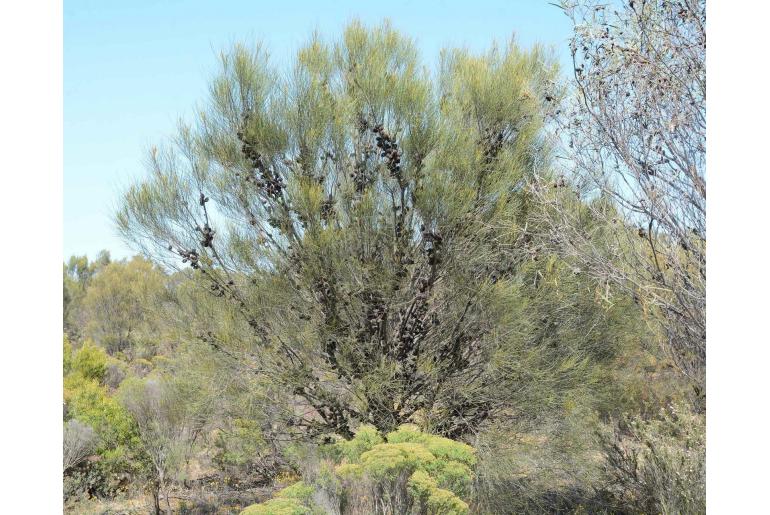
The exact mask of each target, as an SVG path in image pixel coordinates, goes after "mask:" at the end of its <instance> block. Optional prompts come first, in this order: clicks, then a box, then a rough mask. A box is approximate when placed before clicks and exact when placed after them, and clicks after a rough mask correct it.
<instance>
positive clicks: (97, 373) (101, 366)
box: [72, 340, 107, 382]
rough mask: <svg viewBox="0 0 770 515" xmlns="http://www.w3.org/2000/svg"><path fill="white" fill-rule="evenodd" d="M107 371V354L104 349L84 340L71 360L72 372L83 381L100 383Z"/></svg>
mask: <svg viewBox="0 0 770 515" xmlns="http://www.w3.org/2000/svg"><path fill="white" fill-rule="evenodd" d="M106 371H107V353H105V352H104V349H102V348H101V347H98V346H96V345H94V343H93V342H91V341H89V340H86V342H85V343H84V344H83V346H82V347H80V349H78V351H77V352H76V353H75V355H74V357H73V358H72V372H73V373H75V374H80V375H81V376H83V378H85V379H89V380H90V379H93V380H95V381H97V382H100V381H101V380H102V379H103V378H104V373H105V372H106Z"/></svg>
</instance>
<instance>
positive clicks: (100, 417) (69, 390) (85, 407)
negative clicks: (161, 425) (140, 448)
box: [64, 373, 136, 450]
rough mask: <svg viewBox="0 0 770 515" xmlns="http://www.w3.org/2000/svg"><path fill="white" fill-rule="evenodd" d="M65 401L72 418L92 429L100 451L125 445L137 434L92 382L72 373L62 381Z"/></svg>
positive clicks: (117, 405) (123, 413)
mask: <svg viewBox="0 0 770 515" xmlns="http://www.w3.org/2000/svg"><path fill="white" fill-rule="evenodd" d="M64 400H65V402H66V403H67V409H68V413H69V415H70V416H71V417H73V418H76V419H78V420H81V421H82V422H85V423H86V424H88V425H90V426H91V427H93V428H94V430H95V431H96V433H97V434H98V435H99V439H100V441H101V442H102V447H101V448H102V449H103V450H106V449H109V448H114V447H116V446H121V445H127V444H129V443H130V442H131V441H132V439H133V438H134V437H135V435H136V432H135V431H136V429H135V426H134V424H133V421H132V420H131V417H130V416H129V414H128V413H127V412H126V411H125V410H124V409H123V407H122V406H121V405H120V403H119V402H118V401H117V400H115V399H114V398H112V397H110V396H109V394H108V393H107V390H106V388H105V387H104V386H101V385H100V384H99V383H98V382H97V381H96V380H95V379H88V378H86V377H84V376H83V375H81V374H79V373H73V374H70V375H69V376H67V377H66V378H65V379H64Z"/></svg>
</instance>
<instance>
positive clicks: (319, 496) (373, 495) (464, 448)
mask: <svg viewBox="0 0 770 515" xmlns="http://www.w3.org/2000/svg"><path fill="white" fill-rule="evenodd" d="M319 454H320V455H321V456H322V457H325V459H324V458H322V462H321V463H320V464H319V463H315V464H313V466H312V467H308V468H309V470H310V469H312V473H310V472H307V473H306V474H305V479H304V481H301V482H299V483H295V484H294V485H292V486H290V487H288V488H286V489H284V490H282V491H281V492H280V493H279V494H277V495H276V497H275V498H274V499H272V500H271V501H268V502H265V503H262V504H257V505H253V506H250V507H249V508H248V509H247V510H246V511H244V512H243V514H247V515H256V514H268V513H270V514H273V513H275V514H278V513H327V512H332V513H340V514H350V515H353V514H383V515H384V514H415V515H432V514H436V515H438V514H442V515H443V514H455V515H460V514H465V513H468V511H469V508H468V504H467V501H466V499H468V497H469V496H470V494H471V486H472V483H473V467H474V466H475V464H476V455H475V451H474V450H473V448H472V447H470V446H469V445H466V444H464V443H461V442H456V441H453V440H450V439H448V438H443V437H439V436H434V435H431V434H427V433H423V432H422V431H420V430H419V429H418V428H417V427H416V426H411V425H405V426H401V427H399V428H398V429H397V430H396V431H393V432H391V433H389V434H387V435H386V436H385V437H384V438H383V437H382V435H380V434H379V433H378V432H377V430H376V429H375V428H374V427H371V426H367V425H364V426H362V427H361V428H359V430H358V431H357V433H356V435H355V436H354V437H353V438H352V439H351V440H348V441H341V442H338V443H335V444H332V445H330V446H328V447H325V448H322V449H320V453H319ZM322 507H323V509H322ZM303 509H304V510H306V511H301V510H303ZM249 510H251V511H249ZM257 510H262V511H257ZM280 510H284V511H280ZM290 510H298V511H290Z"/></svg>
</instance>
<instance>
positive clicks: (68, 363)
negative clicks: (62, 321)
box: [62, 334, 72, 376]
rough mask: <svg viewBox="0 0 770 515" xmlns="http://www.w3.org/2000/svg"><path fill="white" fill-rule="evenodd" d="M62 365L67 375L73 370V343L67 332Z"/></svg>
mask: <svg viewBox="0 0 770 515" xmlns="http://www.w3.org/2000/svg"><path fill="white" fill-rule="evenodd" d="M62 367H63V370H64V375H65V376H66V375H67V374H69V373H70V371H71V370H72V344H71V343H70V340H69V338H67V335H66V334H65V335H64V343H63V351H62Z"/></svg>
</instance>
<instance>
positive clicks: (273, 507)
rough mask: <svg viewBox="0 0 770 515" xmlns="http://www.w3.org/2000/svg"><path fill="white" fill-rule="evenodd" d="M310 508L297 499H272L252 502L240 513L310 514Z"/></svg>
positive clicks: (244, 514) (247, 514)
mask: <svg viewBox="0 0 770 515" xmlns="http://www.w3.org/2000/svg"><path fill="white" fill-rule="evenodd" d="M310 513H312V512H311V510H310V508H308V507H306V506H303V505H302V504H301V503H300V502H299V501H298V500H296V499H284V498H278V499H270V500H269V501H266V502H264V503H260V504H252V505H251V506H249V507H247V508H246V509H245V510H243V511H242V512H241V514H240V515H309V514H310Z"/></svg>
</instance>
